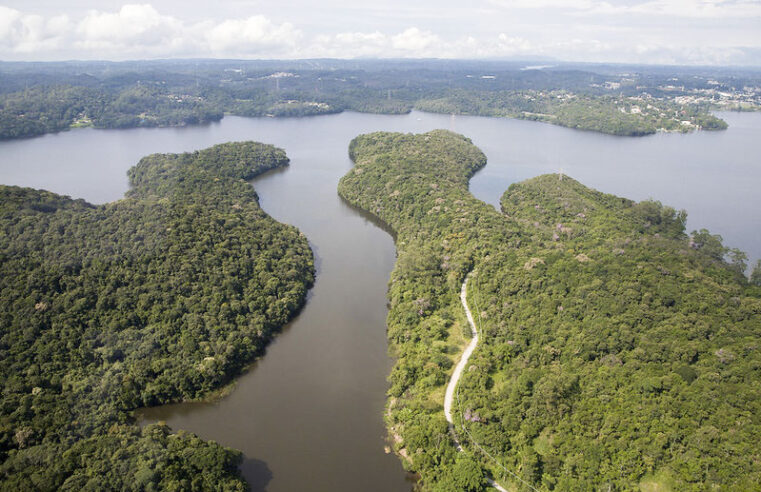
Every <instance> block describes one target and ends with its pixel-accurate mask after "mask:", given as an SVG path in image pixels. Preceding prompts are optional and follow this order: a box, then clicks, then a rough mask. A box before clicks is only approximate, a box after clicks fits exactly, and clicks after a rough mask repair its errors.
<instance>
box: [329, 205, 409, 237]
mask: <svg viewBox="0 0 761 492" xmlns="http://www.w3.org/2000/svg"><path fill="white" fill-rule="evenodd" d="M338 198H340V199H341V204H342V205H344V206H345V207H346V208H348V209H349V210H351V211H352V212H354V213H355V214H357V215H359V216H360V217H362V218H363V219H364V220H365V222H368V223H370V224H372V225H374V226H375V227H377V228H378V229H380V230H382V231H383V232H385V233H386V234H388V235H389V236H391V239H393V240H394V244H396V231H395V230H394V229H392V228H391V226H390V225H388V224H387V223H386V222H384V221H383V219H381V218H380V217H378V216H377V215H375V214H371V213H370V212H368V211H366V210H364V209H361V208H358V207H355V206H354V205H353V204H352V203H351V202H349V201H348V200H347V199H346V198H344V197H342V196H341V195H338Z"/></svg>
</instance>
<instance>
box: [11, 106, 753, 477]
mask: <svg viewBox="0 0 761 492" xmlns="http://www.w3.org/2000/svg"><path fill="white" fill-rule="evenodd" d="M721 116H722V117H724V118H725V119H726V120H727V121H728V122H729V124H730V128H729V130H727V131H726V132H717V133H695V134H688V135H677V134H657V135H653V136H649V137H643V138H622V137H611V136H606V135H600V134H595V133H589V132H580V131H575V130H569V129H565V128H560V127H555V126H551V125H546V124H541V123H535V122H528V121H516V120H507V119H494V118H479V117H451V116H445V115H433V114H426V113H419V112H413V113H411V114H409V115H402V116H384V115H369V114H359V113H342V114H337V115H329V116H319V117H309V118H293V119H273V118H238V117H226V118H225V119H224V120H222V121H221V122H220V123H216V124H212V125H208V126H201V127H188V128H165V129H134V130H93V129H83V130H76V131H70V132H65V133H60V134H56V135H47V136H43V137H38V138H33V139H28V140H20V141H11V142H1V143H0V183H2V184H14V185H21V186H31V187H35V188H44V189H48V190H51V191H54V192H57V193H62V194H67V195H71V196H73V197H77V198H80V197H81V198H85V199H86V200H88V201H91V202H94V203H104V202H108V201H113V200H117V199H119V198H120V197H121V196H122V195H123V193H124V192H125V191H126V190H127V179H126V171H127V169H129V167H131V166H132V165H134V164H135V163H136V162H137V161H138V160H139V159H140V157H142V156H144V155H147V154H151V153H155V152H184V151H192V150H197V149H201V148H205V147H208V146H211V145H214V144H217V143H221V142H227V141H238V140H257V141H261V142H265V143H271V144H274V145H277V146H279V147H282V148H284V149H285V150H286V152H287V154H288V156H289V157H290V159H291V164H290V166H289V167H287V168H284V169H280V170H276V171H272V172H269V173H267V174H265V175H262V176H260V177H258V178H257V179H255V180H254V181H253V186H254V187H255V189H256V191H257V193H258V194H259V197H260V203H261V206H262V208H263V209H264V210H265V211H266V212H267V213H269V214H270V215H272V216H273V217H274V218H275V219H277V220H279V221H282V222H287V223H289V224H293V225H295V226H296V227H298V228H299V229H300V230H301V231H302V232H303V233H304V234H306V235H307V237H308V238H309V241H310V244H311V246H312V248H313V250H314V253H315V257H316V262H317V280H316V283H315V285H314V288H313V289H312V290H311V291H310V293H309V300H308V302H307V304H306V307H305V308H304V310H303V311H302V312H301V313H300V315H299V316H298V317H297V318H296V319H294V321H293V322H292V323H290V324H289V325H288V326H287V327H286V328H285V329H284V330H283V333H281V334H280V335H278V336H277V337H276V338H275V340H274V342H273V343H272V344H271V345H270V346H269V347H268V349H267V352H266V354H265V356H264V357H263V358H262V359H261V360H259V361H258V362H256V363H255V364H253V365H252V366H251V368H250V369H249V370H248V371H247V373H246V374H244V375H242V376H241V377H240V378H239V379H238V380H237V384H236V386H235V388H234V390H233V391H232V392H231V393H230V394H229V395H228V396H226V397H224V398H222V399H220V400H218V401H215V402H210V403H182V404H177V405H167V406H163V407H158V408H153V409H147V410H145V411H143V412H142V413H141V415H142V417H143V418H144V419H146V420H147V421H155V420H164V421H166V422H167V423H168V424H169V425H170V426H171V427H172V428H174V429H185V430H189V431H192V432H194V433H196V434H198V435H200V436H201V437H203V438H206V439H212V440H215V441H217V442H219V443H221V444H223V445H226V446H230V447H234V448H237V449H240V450H242V451H243V452H244V454H245V457H246V458H245V461H244V463H243V466H242V469H243V473H244V475H245V477H246V479H247V480H248V481H249V483H250V484H251V485H252V489H253V490H254V491H264V490H266V491H268V492H282V491H294V490H310V491H313V490H315V491H338V492H340V491H355V490H363V491H384V492H385V491H409V490H410V489H411V487H412V485H411V483H410V481H409V478H408V477H407V476H406V474H405V472H404V470H403V469H402V467H401V464H400V463H399V461H398V459H397V458H396V457H394V456H393V455H391V454H386V452H385V451H384V446H385V445H386V442H385V435H386V432H385V428H384V424H383V418H382V416H383V407H384V400H385V398H384V395H385V391H386V387H387V383H386V379H385V378H386V376H387V374H388V373H389V371H390V368H391V363H392V361H391V359H390V358H389V357H388V355H387V345H386V338H385V317H386V313H387V308H386V297H385V295H386V287H387V281H388V278H389V274H390V272H391V269H392V267H393V263H394V259H395V251H394V244H393V240H392V238H391V236H390V235H389V234H388V232H387V231H384V230H383V229H382V228H381V227H380V226H379V225H377V224H376V223H374V222H373V221H372V220H371V219H370V218H368V217H365V216H363V215H362V214H360V213H359V212H357V211H355V210H354V209H352V208H351V207H349V206H348V205H347V204H345V203H344V202H343V201H342V200H341V199H340V198H339V197H338V195H337V193H336V186H337V183H338V180H339V179H340V177H341V176H343V175H344V174H345V173H346V172H347V171H348V170H349V169H350V168H351V165H352V164H351V161H350V160H349V158H348V152H347V151H348V144H349V142H350V140H351V139H352V138H353V137H354V136H356V135H358V134H360V133H365V132H370V131H379V130H389V131H403V132H422V131H428V130H431V129H434V128H447V129H451V130H454V131H457V132H459V133H463V134H465V135H466V136H468V137H470V138H471V139H472V140H473V142H474V143H475V144H476V145H478V146H479V147H480V148H481V149H482V150H483V151H484V152H485V153H486V155H487V157H488V159H489V161H488V164H487V166H486V168H484V170H482V171H480V172H479V173H478V174H477V175H476V176H475V177H474V178H473V180H472V181H471V190H472V191H473V193H474V194H475V195H476V196H477V197H479V198H481V199H482V200H485V201H487V202H489V203H492V204H495V205H496V204H497V202H498V198H499V195H500V194H501V193H502V192H503V191H504V190H505V189H506V188H507V186H509V184H510V183H513V182H516V181H520V180H522V179H526V178H529V177H532V176H535V175H538V174H542V173H546V172H558V171H560V170H562V171H563V172H564V173H566V174H568V175H570V176H572V177H574V178H576V179H578V180H580V181H582V182H583V183H585V184H587V185H589V186H592V187H595V188H598V189H599V190H601V191H605V192H608V193H615V194H619V195H622V196H626V197H629V198H633V199H637V200H641V199H645V198H654V199H657V200H660V201H662V202H664V203H666V204H669V205H672V206H674V207H676V208H685V209H687V210H688V211H689V213H690V216H689V222H688V228H689V230H691V229H694V228H702V227H705V228H708V229H709V230H711V232H713V233H718V234H721V235H722V236H723V237H724V239H725V243H726V244H727V245H729V246H731V247H738V248H740V249H742V250H744V251H746V252H748V255H749V256H750V257H751V258H752V259H754V261H755V259H757V258H760V257H761V193H759V186H760V185H761V161H760V160H759V158H758V155H759V152H758V147H759V141H758V136H759V135H761V114H742V113H723V114H721Z"/></svg>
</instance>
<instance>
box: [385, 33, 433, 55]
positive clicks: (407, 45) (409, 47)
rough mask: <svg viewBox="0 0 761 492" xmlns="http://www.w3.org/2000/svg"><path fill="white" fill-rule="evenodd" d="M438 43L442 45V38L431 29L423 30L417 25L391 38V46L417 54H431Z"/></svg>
mask: <svg viewBox="0 0 761 492" xmlns="http://www.w3.org/2000/svg"><path fill="white" fill-rule="evenodd" d="M437 45H439V46H440V45H441V39H439V37H438V36H436V35H435V34H433V33H432V32H430V31H421V30H420V29H418V28H417V27H410V28H408V29H406V30H405V31H404V32H401V33H399V34H397V35H396V36H394V37H393V38H391V46H392V47H393V48H394V49H396V50H400V51H403V52H408V53H410V54H413V56H415V55H414V54H417V56H430V55H427V53H433V52H434V51H435V50H434V49H433V48H435V47H436V46H437Z"/></svg>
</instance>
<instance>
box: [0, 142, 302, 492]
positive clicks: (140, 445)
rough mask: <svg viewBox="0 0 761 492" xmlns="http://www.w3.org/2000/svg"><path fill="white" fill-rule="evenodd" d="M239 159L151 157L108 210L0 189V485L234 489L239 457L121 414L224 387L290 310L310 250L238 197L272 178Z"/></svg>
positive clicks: (258, 157) (243, 148)
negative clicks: (256, 180)
mask: <svg viewBox="0 0 761 492" xmlns="http://www.w3.org/2000/svg"><path fill="white" fill-rule="evenodd" d="M287 163H288V159H287V157H286V155H285V153H284V152H283V151H282V150H280V149H277V148H275V147H272V146H269V145H264V144H259V143H254V142H244V143H231V144H223V145H218V146H215V147H212V148H209V149H206V150H203V151H199V152H194V153H188V154H176V155H175V154H166V155H159V154H157V155H151V156H148V157H146V158H144V159H142V160H141V161H140V162H139V163H138V164H137V165H136V166H135V167H133V168H132V169H131V170H130V171H129V178H130V184H131V189H130V191H129V192H128V193H127V196H126V197H125V198H124V199H123V200H120V201H117V202H114V203H109V204H106V205H102V206H94V205H91V204H89V203H86V202H84V201H82V200H72V199H70V198H68V197H64V196H59V195H56V194H53V193H50V192H46V191H38V190H32V189H28V188H18V187H12V186H2V187H0V230H2V233H0V299H2V301H1V302H0V327H1V330H0V380H1V381H2V389H3V391H2V400H0V459H1V460H2V462H3V463H2V465H0V484H1V485H2V488H3V489H5V490H27V489H35V490H54V489H58V488H61V489H64V490H81V489H104V488H109V489H112V488H113V489H139V490H151V489H158V488H162V489H174V490H190V489H193V490H202V489H203V490H231V489H233V490H238V489H239V490H242V489H243V488H244V484H243V482H242V479H241V478H240V476H239V474H238V471H237V463H238V460H239V454H238V452H237V451H233V450H229V449H226V448H223V447H221V446H219V445H217V444H215V443H209V442H204V441H202V440H200V439H198V438H197V437H195V436H192V435H189V434H178V435H174V434H169V432H168V430H167V429H166V428H165V427H162V426H150V427H148V428H146V429H143V430H142V431H141V430H140V429H139V428H137V427H136V426H135V425H134V424H133V423H132V419H131V418H130V412H131V411H132V410H134V409H137V408H139V407H144V406H150V405H158V404H163V403H168V402H173V401H181V400H188V399H194V398H199V397H202V396H204V395H205V394H207V393H208V392H209V391H211V390H214V389H216V388H219V387H220V386H222V385H224V384H225V383H227V382H229V381H230V379H231V378H232V377H233V376H235V375H237V374H239V373H240V371H241V369H242V368H243V367H244V366H245V365H246V364H248V363H249V362H250V361H251V360H252V359H254V358H255V357H256V356H257V355H259V354H261V353H262V351H263V348H264V346H265V345H266V343H267V342H268V341H269V340H270V338H271V337H272V336H273V334H274V333H276V332H277V330H278V329H279V328H280V327H281V326H283V325H284V324H285V323H286V322H287V321H288V320H289V319H290V318H291V317H292V316H293V315H294V313H295V312H296V311H297V310H298V309H299V308H300V306H301V305H302V303H303V302H304V300H305V297H306V292H307V289H308V288H309V286H310V285H311V283H312V281H313V276H314V266H313V257H312V252H311V250H310V248H309V246H308V244H307V241H306V238H305V237H304V236H303V235H301V234H300V233H299V231H298V230H296V229H295V228H293V227H291V226H287V225H284V224H280V223H278V222H276V221H275V220H273V219H272V218H270V217H269V216H267V215H266V214H265V213H264V212H263V211H262V209H261V208H260V207H259V205H258V200H257V196H256V193H255V192H254V190H253V188H252V187H251V185H250V184H249V183H248V182H247V181H246V180H248V179H250V178H252V177H253V176H255V175H257V174H260V173H262V172H265V171H267V170H269V169H272V168H274V167H277V166H284V165H287Z"/></svg>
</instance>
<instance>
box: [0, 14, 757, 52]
mask: <svg viewBox="0 0 761 492" xmlns="http://www.w3.org/2000/svg"><path fill="white" fill-rule="evenodd" d="M760 33H761V1H759V0H646V1H620V0H608V1H602V0H568V1H564V0H481V1H477V2H475V3H471V4H468V6H467V7H466V6H463V4H462V3H461V2H453V1H450V0H443V1H438V2H433V1H430V0H425V1H423V2H416V3H415V4H411V3H409V2H402V1H399V0H389V1H387V2H384V3H383V4H382V5H380V4H377V3H372V4H371V3H369V2H367V3H359V4H358V3H356V2H350V1H348V0H331V1H328V2H323V3H321V4H320V5H319V6H318V7H316V6H314V5H313V4H312V3H310V2H307V1H305V0H289V1H285V2H278V3H272V2H263V1H259V0H220V1H217V2H209V3H203V4H198V3H188V2H182V1H180V0H152V1H150V2H147V3H140V4H137V3H126V2H124V1H119V0H103V1H99V2H95V1H93V0H71V1H68V2H66V3H65V4H61V2H58V1H53V0H40V1H35V2H33V3H31V4H30V2H28V0H27V1H23V0H5V1H2V2H0V60H4V61H60V60H71V59H78V60H129V59H156V58H243V59H299V58H460V59H517V58H521V59H539V58H553V59H558V60H564V61H571V62H621V63H644V64H676V65H746V66H761V35H759V34H760Z"/></svg>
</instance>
